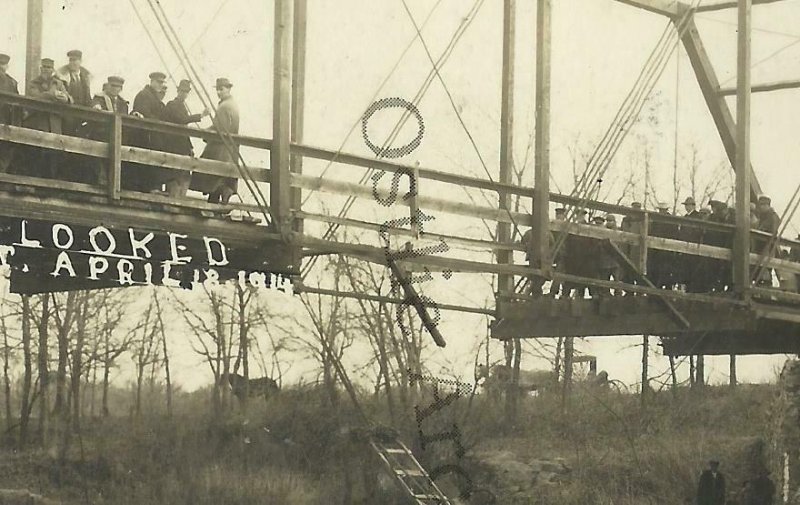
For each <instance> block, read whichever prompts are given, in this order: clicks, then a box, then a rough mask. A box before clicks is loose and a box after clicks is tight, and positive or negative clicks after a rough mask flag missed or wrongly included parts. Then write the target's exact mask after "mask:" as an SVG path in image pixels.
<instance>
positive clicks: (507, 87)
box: [495, 0, 516, 293]
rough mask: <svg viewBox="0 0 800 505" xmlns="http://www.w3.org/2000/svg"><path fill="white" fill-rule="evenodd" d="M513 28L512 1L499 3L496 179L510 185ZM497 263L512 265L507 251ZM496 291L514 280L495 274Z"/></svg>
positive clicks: (505, 226) (507, 231)
mask: <svg viewBox="0 0 800 505" xmlns="http://www.w3.org/2000/svg"><path fill="white" fill-rule="evenodd" d="M515 25H516V0H503V32H502V33H503V59H502V69H501V75H500V166H499V172H500V173H499V180H500V182H501V183H503V184H511V175H512V171H513V165H514V34H515V33H516V30H515ZM498 207H499V209H500V210H501V211H502V212H509V211H510V210H511V195H510V194H508V193H507V192H505V191H502V190H501V191H499V192H498ZM497 240H498V241H500V242H509V241H510V240H511V224H510V223H509V222H507V221H498V223H497ZM495 254H496V257H497V262H498V263H500V264H503V265H508V264H511V263H513V262H514V256H513V255H512V254H511V251H505V250H498V251H496V252H495ZM497 290H498V291H499V292H501V293H502V292H504V291H513V290H514V278H513V276H510V275H499V276H498V278H497Z"/></svg>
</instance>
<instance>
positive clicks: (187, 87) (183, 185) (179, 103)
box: [163, 79, 209, 196]
mask: <svg viewBox="0 0 800 505" xmlns="http://www.w3.org/2000/svg"><path fill="white" fill-rule="evenodd" d="M191 91H192V83H191V81H188V80H186V79H184V80H182V81H181V82H180V84H179V85H178V96H176V97H175V98H174V99H173V100H171V101H170V102H169V103H167V106H166V107H165V108H164V118H163V119H164V121H166V122H168V123H175V124H179V125H181V126H186V125H188V124H189V123H198V122H200V120H201V119H202V118H203V117H204V116H207V115H209V113H208V111H207V110H204V111H203V112H202V113H200V114H189V109H188V107H187V106H186V98H187V97H188V96H189V93H190V92H191ZM163 142H164V144H163V145H164V150H165V151H166V152H168V153H174V154H181V155H183V156H194V150H193V148H192V141H191V140H190V139H189V137H188V136H186V135H164V139H163ZM172 175H173V177H172V178H171V179H170V180H168V181H167V183H166V186H167V193H169V195H170V196H185V195H186V190H188V189H189V182H190V181H191V175H190V174H189V172H185V171H181V170H173V171H172Z"/></svg>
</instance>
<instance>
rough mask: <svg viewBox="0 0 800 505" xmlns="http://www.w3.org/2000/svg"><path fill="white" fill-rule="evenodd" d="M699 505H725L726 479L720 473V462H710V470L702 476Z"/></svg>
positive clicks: (699, 484) (698, 488) (705, 471)
mask: <svg viewBox="0 0 800 505" xmlns="http://www.w3.org/2000/svg"><path fill="white" fill-rule="evenodd" d="M697 505H725V477H724V476H723V475H722V472H720V471H719V461H716V460H713V459H712V460H711V461H709V462H708V468H707V469H706V470H703V473H701V474H700V482H699V483H698V485H697Z"/></svg>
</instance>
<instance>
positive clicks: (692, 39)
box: [675, 16, 762, 219]
mask: <svg viewBox="0 0 800 505" xmlns="http://www.w3.org/2000/svg"><path fill="white" fill-rule="evenodd" d="M675 21H676V23H677V20H675ZM681 40H682V41H683V47H684V48H685V49H686V54H687V55H688V56H689V61H690V63H691V64H692V68H693V69H694V73H695V77H696V78H697V83H698V84H699V85H700V91H701V92H702V93H703V98H704V99H705V101H706V106H708V111H709V112H710V113H711V117H712V118H713V119H714V124H715V125H716V126H717V131H718V132H719V135H720V139H721V140H722V145H723V146H724V147H725V152H726V153H727V155H728V159H729V160H730V162H731V166H732V167H734V169H735V167H736V124H735V123H734V120H733V116H732V115H731V111H730V108H728V104H727V102H726V101H725V97H722V96H720V95H719V93H718V91H719V89H720V85H719V79H718V78H717V74H716V72H715V71H714V67H713V65H712V64H711V59H710V58H709V56H708V53H706V50H705V46H704V45H703V40H702V38H701V37H700V32H699V30H698V29H697V24H696V23H695V20H694V17H693V16H692V17H690V18H689V20H688V21H687V26H686V29H685V30H684V31H683V34H682V36H681ZM761 193H762V191H761V185H760V184H759V182H758V177H756V175H755V172H754V171H753V167H752V165H751V166H750V198H752V199H756V198H758V196H759V195H760V194H761ZM748 219H749V218H748Z"/></svg>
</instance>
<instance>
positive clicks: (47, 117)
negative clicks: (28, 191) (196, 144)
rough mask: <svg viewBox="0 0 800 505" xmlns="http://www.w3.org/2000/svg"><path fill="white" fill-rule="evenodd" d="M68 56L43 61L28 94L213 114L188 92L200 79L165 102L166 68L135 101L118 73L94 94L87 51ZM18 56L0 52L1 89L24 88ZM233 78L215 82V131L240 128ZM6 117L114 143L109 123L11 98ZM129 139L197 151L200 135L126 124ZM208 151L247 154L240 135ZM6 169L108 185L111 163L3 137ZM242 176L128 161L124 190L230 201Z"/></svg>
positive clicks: (184, 117)
mask: <svg viewBox="0 0 800 505" xmlns="http://www.w3.org/2000/svg"><path fill="white" fill-rule="evenodd" d="M67 58H68V63H67V64H65V65H63V66H61V67H59V68H56V66H55V62H54V61H53V60H52V59H50V58H43V59H42V60H41V66H40V74H39V76H38V77H36V78H35V79H32V80H31V81H30V82H28V83H27V86H26V89H25V94H26V95H27V96H29V97H32V98H37V99H40V100H45V101H49V102H57V103H62V104H69V105H72V106H75V107H89V108H93V109H98V110H103V111H107V112H113V113H116V114H121V115H131V116H135V117H139V118H146V119H153V120H158V121H164V122H168V123H174V124H177V125H183V126H188V125H189V124H190V123H197V122H199V121H200V120H201V119H202V118H203V117H205V116H210V115H211V114H210V111H209V110H208V109H205V110H204V111H203V112H201V113H199V114H190V112H189V109H188V107H187V105H186V98H187V97H188V96H189V93H190V92H191V91H192V83H191V82H190V81H188V80H182V81H181V82H180V84H179V85H178V88H177V96H176V97H175V98H174V99H172V100H171V101H169V102H167V103H166V104H165V103H164V99H165V98H166V93H167V84H166V80H167V76H166V75H165V74H164V73H163V72H152V73H151V74H150V75H149V78H150V83H149V84H147V85H146V86H145V87H144V88H143V89H142V90H141V91H139V92H138V93H137V94H136V97H135V98H134V100H133V106H132V107H130V106H129V103H128V101H127V100H125V99H124V98H122V96H121V95H120V93H121V92H122V89H123V86H124V85H125V79H123V78H122V77H119V76H110V77H108V79H107V81H106V82H105V83H104V84H103V87H102V92H101V93H99V94H95V95H92V92H91V79H92V75H91V73H90V72H89V71H88V70H87V69H86V68H85V67H84V66H83V63H82V62H83V53H82V52H81V51H80V50H72V51H69V52H68V53H67ZM9 61H10V57H9V56H8V55H6V54H0V92H4V93H10V94H17V95H18V94H19V87H18V84H17V81H16V80H15V79H14V78H13V77H11V76H10V75H8V73H7V71H8V64H9ZM232 87H233V84H232V83H231V82H230V80H228V79H227V78H224V77H221V78H219V79H217V80H216V84H215V89H216V91H217V96H218V97H219V99H220V102H219V105H218V106H217V110H216V114H215V115H214V117H213V118H212V123H213V125H212V126H211V127H209V128H208V129H209V130H214V131H218V132H221V133H222V134H225V135H227V134H237V133H238V132H239V109H238V106H237V105H236V102H235V101H234V100H233V97H232V96H231V88H232ZM0 124H8V125H15V126H23V127H26V128H31V129H35V130H40V131H45V132H50V133H57V134H64V135H70V136H76V137H82V138H88V139H91V140H97V141H103V142H107V141H108V140H109V138H110V129H109V128H108V124H107V123H106V124H103V123H99V122H93V121H86V120H83V119H77V116H72V115H69V114H66V115H62V114H58V113H56V112H52V111H41V110H27V109H26V110H21V109H19V108H16V107H12V106H10V105H7V104H6V105H0ZM122 143H123V144H124V145H129V146H134V147H140V148H144V149H150V150H155V151H163V152H168V153H173V154H180V155H184V156H194V151H193V146H192V142H191V140H190V138H189V136H187V135H180V134H166V133H159V132H156V131H153V130H149V129H142V128H133V127H130V128H128V127H126V128H124V129H123V140H122ZM206 143H207V145H206V148H205V149H204V151H203V153H202V155H201V156H200V157H201V158H205V159H211V160H217V161H225V162H235V161H236V160H237V158H238V156H239V152H238V147H237V146H236V144H235V143H233V142H230V141H229V142H226V141H225V140H224V139H223V138H222V136H220V138H219V139H211V140H206ZM0 172H3V173H17V174H20V175H28V176H35V177H45V178H55V179H60V180H67V181H72V182H82V183H88V184H97V185H105V184H106V182H107V168H106V166H105V165H104V164H103V162H101V161H96V160H95V161H94V162H87V161H86V159H85V157H80V156H74V155H73V156H65V155H64V154H63V153H55V152H53V151H50V150H48V149H38V148H35V149H34V148H23V147H22V146H19V145H13V144H10V143H7V142H0ZM237 183H238V180H237V179H236V178H231V177H221V176H216V175H208V174H201V173H190V172H188V171H182V170H175V169H168V168H163V167H160V166H153V165H147V164H141V163H132V162H124V163H123V166H122V177H121V186H122V189H126V190H132V191H140V192H150V193H161V192H165V193H167V194H168V195H169V196H173V197H180V196H184V195H185V194H186V192H187V190H188V189H193V190H196V191H200V192H202V193H204V194H207V195H208V201H209V202H212V203H218V202H221V203H227V202H228V200H229V199H230V198H231V196H232V195H234V194H236V191H237Z"/></svg>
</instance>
